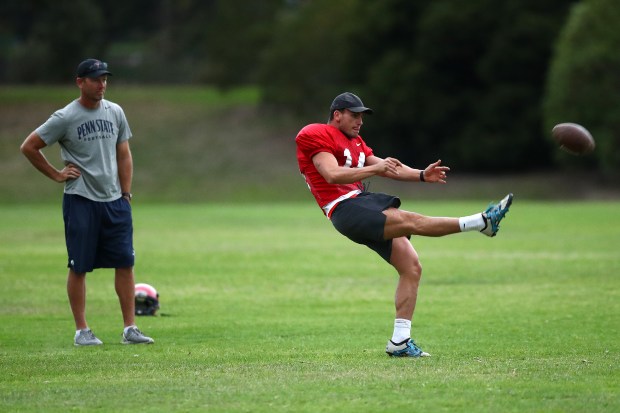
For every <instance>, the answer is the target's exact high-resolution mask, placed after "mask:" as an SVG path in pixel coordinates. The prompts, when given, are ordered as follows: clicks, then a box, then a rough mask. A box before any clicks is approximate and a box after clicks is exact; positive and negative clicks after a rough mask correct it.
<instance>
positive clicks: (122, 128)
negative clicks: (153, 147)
mask: <svg viewBox="0 0 620 413" xmlns="http://www.w3.org/2000/svg"><path fill="white" fill-rule="evenodd" d="M35 132H36V133H37V134H38V135H39V136H40V137H41V139H43V141H44V142H45V143H46V145H48V146H49V145H52V144H53V143H55V142H58V144H59V145H60V148H61V149H60V155H61V157H62V159H63V161H64V162H65V164H67V163H73V164H75V165H76V166H77V167H78V168H79V169H80V171H81V172H82V174H81V176H80V177H79V178H77V179H71V180H68V181H67V182H66V183H65V193H67V194H77V195H81V196H83V197H86V198H88V199H91V200H93V201H101V202H108V201H113V200H115V199H117V198H120V196H121V186H120V182H119V178H118V164H117V163H116V145H117V144H119V143H121V142H124V141H126V140H128V139H129V138H131V130H130V129H129V125H128V124H127V118H126V117H125V113H124V112H123V109H122V108H121V107H120V106H119V105H117V104H116V103H113V102H110V101H107V100H105V99H103V100H101V102H100V105H99V107H98V108H97V109H87V108H85V107H84V106H82V105H81V104H80V103H79V102H78V101H77V99H76V100H74V101H73V102H71V103H69V104H68V105H67V106H65V107H64V108H62V109H60V110H58V111H56V112H55V113H54V114H53V115H52V116H50V118H49V119H48V120H47V121H46V122H45V123H44V124H43V125H41V126H39V127H38V128H37V129H36V130H35Z"/></svg>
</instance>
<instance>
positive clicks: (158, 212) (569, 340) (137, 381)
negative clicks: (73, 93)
mask: <svg viewBox="0 0 620 413" xmlns="http://www.w3.org/2000/svg"><path fill="white" fill-rule="evenodd" d="M487 201H488V200H484V201H482V202H457V201H450V202H411V201H408V202H405V203H404V207H405V208H407V209H414V210H417V211H419V212H423V213H426V214H432V215H462V214H465V213H473V212H476V211H478V210H480V209H481V208H482V207H484V206H486V202H487ZM619 210H620V203H618V202H589V203H585V202H584V203H579V202H574V203H540V202H525V201H521V200H519V198H518V197H517V198H516V199H515V204H514V205H513V208H512V210H511V212H510V213H509V215H508V217H507V219H506V221H504V223H503V224H502V231H501V232H500V234H499V235H498V236H497V237H496V238H494V239H489V238H487V237H484V236H481V235H479V234H459V235H455V236H450V237H445V238H439V239H430V238H415V237H414V238H413V243H414V245H415V246H416V248H417V250H418V252H419V253H420V256H421V259H422V263H423V265H424V275H423V280H422V285H421V289H420V297H419V304H418V308H417V311H416V316H415V318H414V322H413V326H414V327H413V334H414V337H415V338H416V341H417V342H418V343H419V344H420V345H421V346H422V348H424V349H425V350H426V351H428V352H430V353H431V354H432V355H433V356H432V357H431V358H429V359H423V360H406V359H390V358H389V357H387V356H386V355H385V354H384V352H383V350H384V346H385V343H386V341H387V339H388V338H389V336H390V334H391V332H392V323H393V318H394V310H393V301H392V297H393V293H394V287H395V283H396V276H395V274H394V273H393V271H392V270H391V268H390V267H388V266H387V265H386V264H385V263H384V262H383V261H382V260H381V259H380V258H379V257H378V256H376V255H374V253H372V252H370V250H367V249H366V248H365V247H362V246H358V245H356V244H353V243H351V242H350V241H348V240H346V239H345V238H343V237H342V236H340V235H339V234H338V233H337V232H336V231H335V230H333V228H331V225H330V224H329V223H328V222H327V221H326V220H325V219H324V218H323V217H322V215H321V212H320V210H319V209H318V208H317V207H316V206H315V205H314V204H313V201H312V200H311V199H310V196H309V195H308V199H307V202H301V203H273V204H269V203H264V204H260V203H259V204H255V205H249V204H221V203H220V204H214V203H212V204H192V205H173V204H141V203H140V202H134V220H135V246H136V250H137V263H136V281H137V282H147V283H150V284H152V285H154V286H155V287H156V288H157V289H158V290H159V292H160V294H161V305H162V307H161V315H159V316H157V317H142V318H139V320H138V321H139V326H140V328H141V329H142V330H143V331H145V332H146V333H148V334H149V335H151V336H152V337H154V338H155V340H156V343H155V344H154V345H152V346H123V345H121V344H120V333H121V328H122V323H121V319H120V310H119V309H118V302H117V300H116V296H115V294H114V288H113V275H112V271H111V270H97V271H96V272H94V273H93V274H91V275H89V276H88V291H89V295H88V298H89V300H88V320H89V324H90V325H91V327H92V328H93V330H94V331H95V333H96V334H97V335H98V337H99V338H101V339H102V340H103V341H104V342H105V345H104V346H101V347H98V348H74V347H73V343H72V337H73V331H74V330H73V329H74V326H73V321H72V317H71V315H70V310H69V306H68V303H67V299H66V294H65V277H66V269H65V268H64V263H65V250H64V239H63V235H62V218H61V211H60V205H59V203H58V204H56V203H54V204H4V205H3V204H0V214H1V216H2V221H1V222H0V238H1V239H2V243H1V248H0V283H1V286H2V288H1V289H0V323H1V326H2V327H1V329H0V395H1V397H0V411H2V412H29V411H32V412H41V411H45V412H67V411H101V412H121V411H127V412H130V411H153V412H156V411H161V412H173V411H187V412H189V411H209V412H237V411H247V412H289V411H294V412H339V413H340V412H379V411H392V412H393V411H407V412H520V413H521V412H617V411H620V374H619V373H620V371H619V370H620V368H619V363H620V355H619V353H620V344H619V343H620V332H619V331H620V328H619V327H620V322H619V320H620V319H619V314H620V277H619V276H620V258H619V257H620V255H619V254H618V246H619V245H620V218H619V215H618V211H619Z"/></svg>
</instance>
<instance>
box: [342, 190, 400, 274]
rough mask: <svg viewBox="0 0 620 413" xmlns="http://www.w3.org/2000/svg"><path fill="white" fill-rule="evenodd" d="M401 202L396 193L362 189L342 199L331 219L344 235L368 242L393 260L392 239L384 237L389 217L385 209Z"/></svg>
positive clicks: (361, 241) (363, 243) (377, 251)
mask: <svg viewBox="0 0 620 413" xmlns="http://www.w3.org/2000/svg"><path fill="white" fill-rule="evenodd" d="M399 206H400V199H399V198H398V197H396V196H392V195H387V194H382V193H374V192H362V193H361V194H359V195H358V196H356V197H355V198H350V199H347V200H344V201H342V202H341V203H339V204H338V205H337V206H336V208H335V209H334V211H333V212H332V216H331V221H332V224H333V225H334V227H335V228H336V229H337V230H338V232H340V233H341V234H342V235H344V236H346V237H347V238H349V239H350V240H351V241H353V242H356V243H358V244H362V245H366V246H367V247H368V248H370V249H372V250H373V251H375V252H376V253H377V254H379V255H380V256H381V257H382V258H383V259H384V260H386V261H387V262H388V263H389V262H390V256H391V255H392V240H391V239H388V240H386V239H384V238H383V234H384V229H385V221H386V219H387V217H386V216H385V214H384V213H383V211H385V210H386V209H388V208H398V207H399Z"/></svg>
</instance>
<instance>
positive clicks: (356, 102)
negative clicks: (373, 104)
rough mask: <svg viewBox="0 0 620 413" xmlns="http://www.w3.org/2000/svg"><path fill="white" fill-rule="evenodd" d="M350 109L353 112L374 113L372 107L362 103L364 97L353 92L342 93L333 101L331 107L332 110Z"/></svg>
mask: <svg viewBox="0 0 620 413" xmlns="http://www.w3.org/2000/svg"><path fill="white" fill-rule="evenodd" d="M343 109H349V110H350V111H351V112H357V113H359V112H364V113H368V114H369V115H372V109H370V108H367V107H366V106H364V104H363V103H362V99H360V98H359V97H357V96H356V95H354V94H353V93H351V92H345V93H341V94H339V95H338V96H336V98H335V99H334V101H333V102H332V105H331V106H330V108H329V111H330V112H333V111H335V110H343Z"/></svg>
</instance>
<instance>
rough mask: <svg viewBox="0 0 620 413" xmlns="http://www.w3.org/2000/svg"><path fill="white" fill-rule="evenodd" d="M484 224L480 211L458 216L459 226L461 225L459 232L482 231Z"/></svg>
mask: <svg viewBox="0 0 620 413" xmlns="http://www.w3.org/2000/svg"><path fill="white" fill-rule="evenodd" d="M485 226H486V222H484V218H482V214H481V213H478V214H474V215H470V216H468V217H461V218H459V227H461V232H465V231H482V230H483V229H484V227H485Z"/></svg>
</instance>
